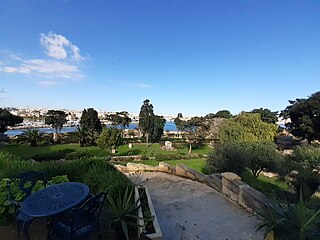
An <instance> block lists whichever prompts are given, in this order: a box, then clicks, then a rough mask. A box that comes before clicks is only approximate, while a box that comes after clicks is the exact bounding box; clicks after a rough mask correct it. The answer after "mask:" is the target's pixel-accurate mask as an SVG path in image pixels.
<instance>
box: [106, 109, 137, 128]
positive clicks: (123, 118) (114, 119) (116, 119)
mask: <svg viewBox="0 0 320 240" xmlns="http://www.w3.org/2000/svg"><path fill="white" fill-rule="evenodd" d="M107 120H109V121H111V123H112V125H115V126H116V125H119V126H121V127H122V129H125V127H129V124H130V122H131V121H132V120H131V118H130V117H129V116H128V112H126V111H122V112H116V113H115V114H110V115H107Z"/></svg>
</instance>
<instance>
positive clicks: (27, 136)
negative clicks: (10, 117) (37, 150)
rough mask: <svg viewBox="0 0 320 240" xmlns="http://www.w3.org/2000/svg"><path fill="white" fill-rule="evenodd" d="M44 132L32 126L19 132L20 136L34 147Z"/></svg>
mask: <svg viewBox="0 0 320 240" xmlns="http://www.w3.org/2000/svg"><path fill="white" fill-rule="evenodd" d="M43 135H44V133H42V132H40V131H39V129H37V128H33V129H27V130H26V131H23V133H22V134H21V138H22V139H24V140H26V141H27V142H30V146H31V147H36V146H37V143H38V142H39V140H41V138H42V136H43Z"/></svg>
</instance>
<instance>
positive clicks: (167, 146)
mask: <svg viewBox="0 0 320 240" xmlns="http://www.w3.org/2000/svg"><path fill="white" fill-rule="evenodd" d="M164 148H165V149H166V150H172V149H173V147H172V142H170V141H165V142H164Z"/></svg>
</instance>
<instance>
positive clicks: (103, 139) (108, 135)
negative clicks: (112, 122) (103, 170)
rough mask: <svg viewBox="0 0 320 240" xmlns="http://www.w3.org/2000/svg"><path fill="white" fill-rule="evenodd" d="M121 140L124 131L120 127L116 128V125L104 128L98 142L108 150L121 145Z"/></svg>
mask: <svg viewBox="0 0 320 240" xmlns="http://www.w3.org/2000/svg"><path fill="white" fill-rule="evenodd" d="M121 142H122V133H121V131H120V130H119V129H116V128H114V127H112V128H105V129H103V131H102V132H101V133H100V135H99V137H98V139H97V140H96V143H97V145H98V146H99V147H100V148H102V149H108V150H111V148H115V147H116V146H119V145H120V144H121Z"/></svg>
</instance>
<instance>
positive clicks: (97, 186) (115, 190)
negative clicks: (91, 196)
mask: <svg viewBox="0 0 320 240" xmlns="http://www.w3.org/2000/svg"><path fill="white" fill-rule="evenodd" d="M84 182H85V183H86V184H88V186H89V187H90V189H91V190H93V191H95V192H99V191H106V190H107V189H108V190H109V194H110V196H111V197H113V198H115V197H116V196H118V194H119V192H121V193H123V192H124V191H125V189H126V188H127V187H130V188H132V187H133V184H132V183H131V181H130V180H129V179H128V178H127V177H126V176H125V175H124V174H122V173H121V172H119V171H117V170H116V169H115V168H114V167H113V166H112V165H111V164H109V163H107V162H96V163H95V164H93V165H92V166H91V167H90V168H89V170H88V171H87V172H86V173H85V175H84Z"/></svg>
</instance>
